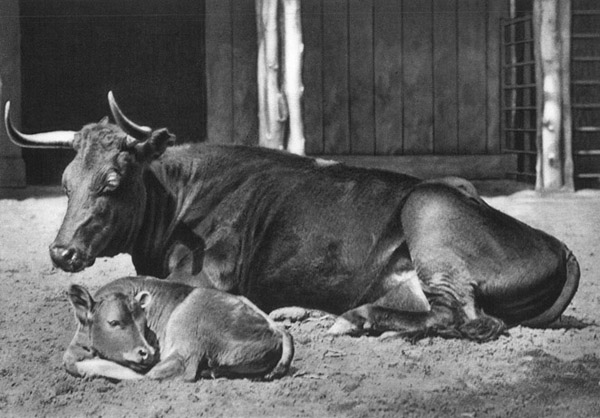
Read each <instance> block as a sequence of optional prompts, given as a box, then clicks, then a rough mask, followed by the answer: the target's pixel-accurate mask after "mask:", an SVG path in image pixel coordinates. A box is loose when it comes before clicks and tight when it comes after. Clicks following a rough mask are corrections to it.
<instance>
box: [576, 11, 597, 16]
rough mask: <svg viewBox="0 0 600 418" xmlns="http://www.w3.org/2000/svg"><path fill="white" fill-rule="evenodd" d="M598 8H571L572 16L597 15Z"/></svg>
mask: <svg viewBox="0 0 600 418" xmlns="http://www.w3.org/2000/svg"><path fill="white" fill-rule="evenodd" d="M598 15H600V10H573V16H598Z"/></svg>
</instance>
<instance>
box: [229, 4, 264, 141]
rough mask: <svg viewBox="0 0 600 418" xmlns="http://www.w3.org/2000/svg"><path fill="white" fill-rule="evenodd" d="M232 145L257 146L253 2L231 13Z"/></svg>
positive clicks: (234, 9)
mask: <svg viewBox="0 0 600 418" xmlns="http://www.w3.org/2000/svg"><path fill="white" fill-rule="evenodd" d="M232 22H233V25H232V29H233V30H232V34H233V36H232V39H233V41H232V44H233V53H232V55H233V66H232V67H233V74H232V89H233V92H232V93H233V142H234V143H235V144H245V145H256V144H257V143H258V87H257V80H256V66H257V63H256V57H257V54H258V47H257V39H256V14H255V4H254V0H237V1H236V2H235V7H233V9H232Z"/></svg>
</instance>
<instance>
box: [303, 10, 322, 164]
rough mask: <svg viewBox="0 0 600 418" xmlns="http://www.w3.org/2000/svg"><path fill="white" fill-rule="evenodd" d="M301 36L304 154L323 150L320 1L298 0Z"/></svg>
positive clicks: (319, 152)
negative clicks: (300, 15)
mask: <svg viewBox="0 0 600 418" xmlns="http://www.w3.org/2000/svg"><path fill="white" fill-rule="evenodd" d="M302 36H303V39H304V64H303V77H302V78H303V81H304V100H303V105H304V108H303V111H304V135H305V137H306V153H307V154H308V155H310V154H322V153H323V71H322V62H321V57H322V53H323V51H322V49H323V42H322V39H323V10H322V3H321V0H303V1H302Z"/></svg>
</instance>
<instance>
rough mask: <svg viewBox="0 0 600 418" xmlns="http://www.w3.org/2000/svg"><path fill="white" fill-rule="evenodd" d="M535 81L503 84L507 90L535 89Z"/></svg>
mask: <svg viewBox="0 0 600 418" xmlns="http://www.w3.org/2000/svg"><path fill="white" fill-rule="evenodd" d="M535 87H536V86H535V83H528V84H507V85H505V86H502V88H503V89H505V90H510V89H515V90H518V89H533V88H535Z"/></svg>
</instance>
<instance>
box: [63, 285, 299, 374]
mask: <svg viewBox="0 0 600 418" xmlns="http://www.w3.org/2000/svg"><path fill="white" fill-rule="evenodd" d="M68 296H69V300H70V302H71V304H72V306H73V309H74V311H75V318H76V319H77V321H78V328H77V333H76V334H75V337H74V338H73V341H72V342H71V344H70V345H69V348H68V349H67V351H66V353H65V355H64V364H65V368H66V369H67V371H68V372H69V373H71V374H73V375H75V376H84V377H92V376H102V377H107V378H112V379H119V380H123V379H139V378H142V377H144V376H145V377H148V378H151V379H165V378H171V377H175V376H180V375H181V376H183V378H184V379H185V380H189V381H192V380H196V378H197V377H198V376H205V375H210V376H213V377H214V376H222V375H224V376H263V377H264V378H265V379H272V378H277V377H281V376H283V375H285V374H286V373H287V371H288V368H289V366H290V363H291V361H292V357H293V355H294V345H293V342H292V337H291V336H290V334H289V333H288V332H287V331H285V330H283V328H282V327H280V326H279V325H277V324H275V323H274V322H273V321H272V320H271V319H269V317H268V316H267V315H266V314H265V313H263V312H262V311H260V310H259V309H258V308H257V307H256V306H255V305H254V304H252V302H250V301H248V300H247V299H246V298H244V297H236V296H233V295H230V294H227V293H224V292H220V291H217V290H213V289H203V288H193V287H191V286H188V285H185V284H181V283H173V282H169V281H164V280H159V279H155V278H150V277H125V278H122V279H118V280H115V281H113V282H111V283H109V284H107V285H105V286H104V287H102V288H101V289H100V290H99V291H98V292H97V293H96V295H95V296H94V297H93V298H92V296H91V295H90V293H89V292H88V291H87V290H86V289H85V288H84V287H82V286H78V285H72V286H71V287H70V288H69V292H68ZM148 370H149V371H148ZM146 372H147V373H146ZM144 373H145V374H144Z"/></svg>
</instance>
